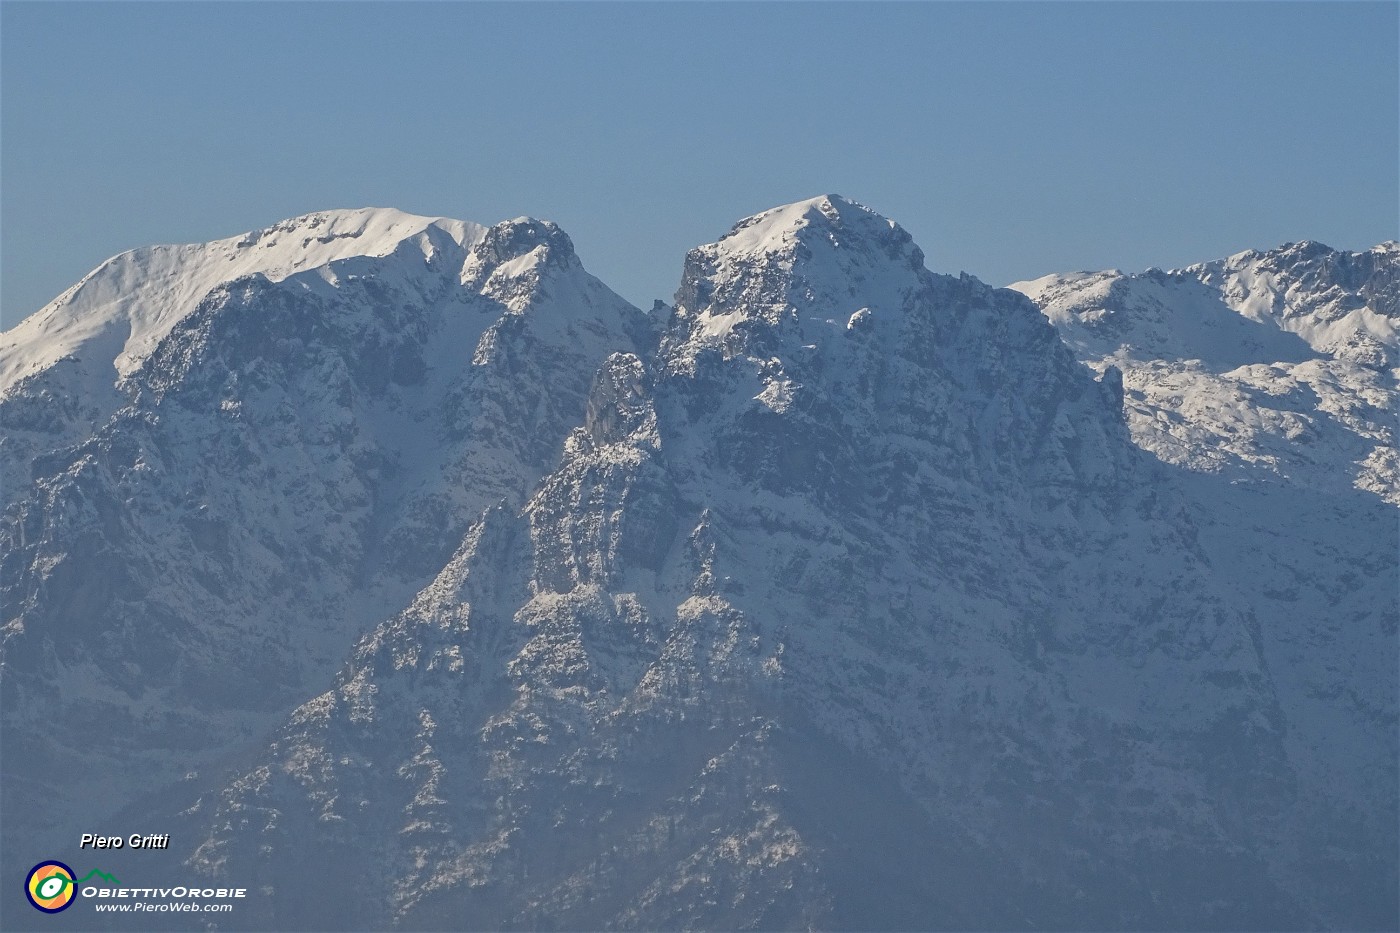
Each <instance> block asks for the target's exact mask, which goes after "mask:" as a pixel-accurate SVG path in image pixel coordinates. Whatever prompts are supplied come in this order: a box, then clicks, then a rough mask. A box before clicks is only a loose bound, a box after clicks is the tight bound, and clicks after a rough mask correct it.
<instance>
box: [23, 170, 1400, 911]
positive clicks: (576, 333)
mask: <svg viewBox="0 0 1400 933" xmlns="http://www.w3.org/2000/svg"><path fill="white" fill-rule="evenodd" d="M313 234H314V235H313ZM181 249H182V250H184V252H180V253H179V254H178V256H179V258H178V261H175V262H173V263H169V262H166V260H161V262H165V263H166V264H165V265H160V266H159V267H158V268H157V267H156V266H155V265H153V263H154V260H151V261H149V262H148V261H146V260H142V261H141V262H137V261H136V260H134V259H132V260H126V263H127V264H126V265H121V264H120V263H118V261H117V260H113V261H112V262H109V263H108V264H106V265H104V266H103V267H101V268H100V269H99V270H98V271H96V272H94V273H93V274H92V275H90V276H89V277H88V279H86V280H85V282H87V283H89V284H88V285H86V286H82V287H78V288H76V289H75V290H73V291H70V292H69V293H66V294H65V296H63V297H61V298H60V299H59V300H58V301H56V302H55V303H54V304H52V305H50V306H49V308H48V309H46V310H45V312H42V313H41V314H40V315H36V318H34V319H31V321H35V323H32V324H31V323H30V321H26V322H25V324H22V325H21V326H20V327H19V328H16V329H15V330H13V331H10V332H8V333H7V334H6V335H5V336H4V342H3V345H0V371H3V372H4V373H6V374H11V375H7V379H10V380H11V381H8V382H7V383H6V384H5V387H4V388H3V390H0V426H2V427H3V430H4V439H3V449H2V450H0V453H2V454H3V457H4V460H3V466H4V468H5V470H6V475H20V476H26V477H30V478H31V479H30V481H29V482H28V483H25V484H13V485H12V486H11V488H10V489H9V490H8V491H7V493H6V501H7V502H8V503H9V505H8V508H7V511H6V521H5V524H4V526H3V529H0V569H2V570H3V580H2V581H0V582H2V583H3V586H4V590H3V592H4V605H5V608H6V613H5V616H6V622H5V629H4V642H3V656H0V691H3V699H4V703H3V710H4V712H3V719H2V720H0V724H3V735H0V738H3V751H4V755H3V762H0V764H3V767H4V770H5V780H4V784H3V791H4V795H5V796H4V799H3V815H4V820H5V825H6V832H5V834H4V851H3V853H0V855H3V859H4V868H3V870H4V872H5V873H7V874H13V870H14V869H15V866H17V865H20V864H21V863H24V862H26V860H28V863H31V864H32V862H33V861H34V860H35V858H37V857H38V856H35V855H33V853H31V847H32V846H33V845H34V844H35V843H33V842H31V840H46V841H45V843H44V844H45V845H46V846H47V848H45V849H44V855H45V856H46V857H47V856H53V855H54V854H55V853H57V855H58V857H62V855H63V854H65V853H70V850H71V849H72V848H73V845H74V844H75V842H76V835H73V838H72V839H69V838H68V836H69V835H70V834H72V833H73V830H74V827H76V826H78V825H97V824H99V823H103V822H104V820H106V821H110V820H111V819H113V817H112V814H116V813H120V814H121V817H120V818H121V819H122V820H123V821H133V820H134V821H136V822H139V823H141V824H142V825H145V824H147V823H150V824H152V825H157V824H158V825H159V826H160V827H161V828H162V830H161V831H169V832H170V833H171V835H172V849H171V851H170V852H169V853H166V854H164V855H163V856H155V857H152V854H151V853H141V854H140V858H138V857H137V856H132V855H129V854H126V853H117V854H115V855H114V856H113V859H112V863H111V865H105V863H104V868H105V869H106V870H110V871H114V872H115V873H116V874H117V875H118V876H121V877H123V878H125V875H124V874H123V871H125V870H127V869H130V870H131V871H133V872H137V873H145V874H152V873H156V874H159V873H161V872H164V874H163V875H162V877H174V876H175V875H176V874H179V875H180V876H181V877H186V876H191V875H192V876H194V877H197V878H200V879H207V880H209V881H210V882H211V883H218V884H221V885H222V884H225V883H229V884H235V883H236V884H239V885H247V886H248V887H249V888H250V889H251V890H253V891H255V892H256V895H257V896H256V897H254V898H251V899H250V900H249V902H248V903H247V904H246V905H241V909H243V912H242V913H241V914H240V915H239V916H238V917H237V925H238V927H239V928H260V929H262V928H265V929H325V928H332V927H339V926H347V927H352V928H374V929H380V928H388V927H404V928H411V929H439V928H442V929H450V928H461V927H463V926H470V927H473V928H484V929H493V928H516V927H534V928H540V927H549V928H558V929H582V928H590V929H601V928H612V927H629V928H648V929H670V928H676V929H679V928H693V927H703V928H735V929H738V928H769V929H771V928H797V927H804V928H813V927H818V928H833V929H852V928H865V929H896V928H897V929H916V928H940V929H967V928H993V929H1009V928H1012V927H1021V926H1031V927H1037V928H1066V929H1072V928H1090V927H1105V928H1106V927H1113V928H1147V927H1170V928H1175V929H1206V928H1211V929H1215V928H1221V927H1232V928H1240V929H1245V928H1250V929H1288V928H1316V927H1319V926H1321V927H1330V928H1338V929H1343V928H1345V929H1363V928H1364V929H1372V928H1374V929H1384V928H1390V927H1393V926H1394V925H1395V924H1396V922H1397V921H1400V917H1397V915H1396V902H1397V896H1400V891H1397V880H1396V879H1397V862H1396V855H1395V852H1396V846H1397V835H1396V830H1395V826H1396V825H1397V816H1398V814H1397V812H1396V798H1397V793H1398V792H1400V782H1397V774H1396V765H1395V761H1396V759H1397V754H1400V748H1397V742H1396V723H1397V710H1398V709H1400V702H1398V701H1397V688H1396V675H1395V671H1394V669H1393V664H1392V663H1391V661H1393V658H1394V657H1395V651H1396V648H1397V636H1396V625H1395V620H1396V616H1397V612H1396V610H1397V587H1400V578H1398V577H1400V574H1398V573H1397V567H1396V559H1395V553H1394V549H1393V548H1387V547H1386V546H1385V543H1384V542H1386V541H1391V542H1392V543H1393V541H1394V540H1395V535H1396V532H1397V516H1398V515H1400V513H1397V510H1396V508H1395V506H1396V505H1397V504H1400V500H1397V499H1396V498H1395V495H1394V490H1395V488H1396V483H1395V464H1396V461H1395V456H1394V435H1393V433H1392V432H1393V423H1394V411H1395V372H1394V371H1393V367H1394V365H1395V356H1394V354H1395V352H1396V333H1395V328H1394V323H1395V320H1396V318H1397V307H1396V282H1397V278H1396V274H1397V273H1396V268H1397V261H1396V260H1397V257H1396V255H1395V254H1396V252H1397V250H1396V248H1395V246H1394V244H1383V245H1382V246H1381V247H1377V248H1376V249H1375V250H1371V251H1369V252H1366V253H1358V254H1345V253H1336V252H1334V251H1330V250H1327V249H1326V248H1325V247H1320V246H1318V245H1316V244H1297V245H1292V246H1289V247H1285V248H1283V249H1281V250H1277V251H1272V252H1269V253H1246V254H1240V255H1238V256H1235V257H1231V258H1230V259H1228V260H1222V261H1220V262H1218V263H1207V264H1203V265H1201V266H1193V267H1190V268H1188V269H1186V270H1180V271H1175V272H1169V273H1159V272H1149V273H1142V274H1138V275H1124V274H1121V273H1093V274H1077V275H1066V276H1049V277H1046V278H1043V279H1039V280H1036V281H1035V282H1031V283H1018V284H1017V285H1016V286H1014V289H1015V290H1010V289H995V288H991V287H989V286H987V285H984V284H983V283H981V282H979V281H977V280H976V279H974V278H971V277H969V276H961V277H952V276H942V275H937V274H934V273H932V272H930V271H928V269H927V268H925V258H924V255H923V253H922V252H921V251H920V250H919V248H918V247H917V246H916V245H915V244H914V243H913V241H912V239H911V238H910V237H909V235H908V234H907V233H906V232H905V231H904V230H903V229H902V228H900V227H899V226H898V225H897V224H895V223H894V222H892V221H890V220H888V219H886V218H884V217H882V216H880V215H879V214H876V213H874V212H873V211H870V210H869V209H868V208H865V207H864V206H862V205H859V204H857V203H855V202H853V201H850V200H847V199H845V198H841V197H839V196H835V195H827V196H822V197H818V198H813V199H810V200H807V201H802V202H798V203H795V204H791V205H786V206H783V207H779V208H775V209H773V210H771V211H766V212H763V213H761V214H758V215H755V216H754V217H751V218H748V219H746V220H743V221H740V222H739V223H738V224H737V225H736V226H735V227H734V228H733V230H731V231H730V232H729V233H728V234H727V235H725V236H724V237H722V238H720V239H719V240H717V241H716V242H714V243H711V244H707V245H704V246H701V247H698V248H697V249H694V250H692V251H691V252H690V253H689V254H688V255H687V256H686V258H685V263H684V268H683V270H682V279H681V284H680V288H679V289H678V291H677V294H676V299H675V305H674V306H664V305H663V306H658V307H657V308H654V309H653V310H652V312H650V313H644V312H641V311H639V310H638V309H635V308H633V307H631V306H630V305H628V304H627V303H626V302H625V301H623V300H622V299H620V298H618V297H617V296H616V295H615V294H613V293H612V292H611V291H609V290H608V289H607V288H606V286H604V285H603V284H602V283H600V282H598V281H597V280H596V279H594V278H593V277H592V276H590V275H589V274H588V273H587V272H586V271H585V270H584V269H583V267H582V265H581V264H580V262H579V260H578V258H577V256H575V254H574V252H573V248H572V244H571V243H570V242H569V240H568V237H567V236H566V235H565V234H564V233H563V231H561V230H559V228H558V227H556V226H555V225H553V224H550V223H548V222H544V221H537V220H531V219H528V218H521V219H518V220H515V221H509V222H506V223H502V224H497V225H495V226H493V227H490V228H487V227H481V226H478V225H475V224H467V223H464V222H457V221H445V220H442V219H430V218H414V217H410V216H409V215H401V214H397V213H396V212H387V211H368V212H337V213H333V214H321V215H308V218H299V219H297V220H296V221H288V222H285V223H284V224H279V225H277V226H276V227H274V228H270V230H269V231H265V232H263V233H262V234H258V235H249V236H247V237H242V238H236V239H234V240H226V241H220V242H219V243H216V244H209V245H208V246H206V247H186V248H181ZM138 252H139V251H138ZM128 255H132V254H128ZM143 255H144V254H143ZM151 255H153V256H155V255H163V254H160V253H159V252H158V251H157V252H153V253H151ZM119 259H120V257H119ZM114 263H117V265H113V264H114ZM142 263H145V264H144V265H143V264H142ZM103 270H108V271H107V272H104V271H103ZM119 270H120V271H119ZM166 275H170V276H174V278H176V279H180V280H181V281H180V282H179V283H178V285H177V286H176V287H173V288H172V287H169V286H167V285H166V284H164V283H165V282H166V279H165V278H163V276H166ZM85 289H86V291H85ZM89 293H90V294H89ZM1021 293H1024V294H1021ZM1027 296H1029V297H1027ZM36 319H37V320H36ZM127 327H129V328H130V333H129V334H125V333H124V331H125V329H126V328H127ZM114 335H115V336H114ZM119 338H120V339H119ZM7 485H9V484H7ZM99 721H100V722H101V723H102V725H101V726H97V725H95V723H97V722H99ZM54 788H61V790H59V791H55V790H54ZM152 792H154V793H152ZM55 793H60V794H62V795H63V796H62V797H60V798H57V799H56V800H55V801H54V802H55V804H56V805H53V806H40V801H41V800H45V799H53V795H54V794H55ZM45 795H49V796H48V797H45ZM26 867H27V866H26ZM3 910H4V911H5V916H4V919H5V921H6V924H5V925H6V926H7V927H11V926H13V924H14V919H15V915H12V914H11V913H10V911H12V910H14V911H18V910H19V907H17V906H12V905H11V904H9V903H6V904H5V905H4V907H3ZM80 913H81V905H80V908H79V909H75V910H73V911H68V912H67V914H66V915H60V916H59V917H58V918H55V919H57V920H59V922H60V925H62V923H63V922H65V921H66V922H69V923H78V924H81V921H82V917H81V916H80ZM161 919H162V918H156V921H155V925H157V926H158V925H159V923H160V921H161ZM172 923H173V921H172ZM151 925H152V921H151V920H150V919H149V918H143V919H142V924H140V926H141V927H142V928H149V927H150V926H151ZM134 928H136V927H133V929H134Z"/></svg>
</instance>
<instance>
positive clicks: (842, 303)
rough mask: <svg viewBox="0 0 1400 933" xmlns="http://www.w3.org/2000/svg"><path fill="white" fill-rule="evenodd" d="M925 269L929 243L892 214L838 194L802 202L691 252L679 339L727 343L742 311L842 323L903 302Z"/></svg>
mask: <svg viewBox="0 0 1400 933" xmlns="http://www.w3.org/2000/svg"><path fill="white" fill-rule="evenodd" d="M926 275H927V272H926V270H925V269H924V254H923V252H922V251H921V250H920V249H919V248H918V247H917V246H915V245H914V241H913V238H912V237H910V236H909V234H908V233H907V232H906V231H905V230H904V228H902V227H900V226H899V225H898V224H896V223H895V222H894V221H892V220H889V219H888V218H885V217H882V216H881V215H880V214H877V213H876V212H875V211H872V210H871V209H870V208H868V207H866V206H864V205H862V204H858V203H856V202H855V201H851V200H848V199H846V198H843V197H841V196H840V195H835V194H828V195H821V196H819V197H815V198H809V199H807V200H805V201H797V202H795V203H793V204H786V205H783V206H781V207H775V208H772V209H771V210H767V211H763V212H762V213H759V214H755V215H753V216H752V217H747V218H745V219H743V220H741V221H739V222H738V223H737V224H735V225H734V227H733V229H731V230H730V231H729V232H728V233H727V234H725V235H724V236H723V237H721V238H720V239H719V240H717V241H716V242H714V243H710V244H707V245H705V246H701V247H698V248H696V249H693V250H691V251H690V253H689V254H687V256H686V262H685V273H684V277H683V279H682V281H681V288H680V290H679V291H678V292H677V293H676V305H677V313H678V315H679V318H680V319H681V321H683V322H685V323H683V325H682V326H683V329H684V330H685V332H686V333H685V335H684V336H683V337H681V340H682V341H683V342H685V343H691V342H693V341H700V342H702V343H705V342H710V341H712V340H715V339H718V340H720V341H721V342H724V341H727V340H728V338H729V335H730V334H731V333H734V332H735V330H734V329H735V326H736V325H738V324H740V323H741V322H742V321H744V320H749V321H751V322H753V323H755V324H756V323H757V322H758V321H759V320H762V321H766V322H767V324H768V325H778V324H780V323H781V322H782V321H785V320H796V321H802V320H809V319H810V320H812V321H813V322H814V323H817V324H821V323H828V324H833V325H836V324H839V325H840V327H841V328H844V326H845V324H846V322H847V321H848V320H849V319H850V318H851V316H852V315H853V314H855V313H856V312H857V311H860V310H861V309H868V310H870V311H872V312H873V313H874V314H875V315H876V316H877V317H879V316H881V314H882V313H886V312H892V311H895V310H897V309H899V308H901V307H902V306H903V303H904V298H905V296H907V295H908V294H910V293H911V292H913V291H915V290H917V289H918V288H919V287H920V285H921V282H922V280H923V277H924V276H926ZM749 326H750V325H745V328H744V329H745V330H747V329H748V328H749ZM802 339H804V340H806V339H807V338H806V337H803V338H802ZM741 342H742V341H741Z"/></svg>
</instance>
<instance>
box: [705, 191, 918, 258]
mask: <svg viewBox="0 0 1400 933" xmlns="http://www.w3.org/2000/svg"><path fill="white" fill-rule="evenodd" d="M892 232H898V233H899V234H904V231H903V230H902V229H901V228H900V227H899V225H898V224H896V223H895V222H894V221H892V220H890V219H888V218H886V217H883V216H881V215H880V214H877V213H876V212H875V211H872V210H871V209H870V208H868V207H866V206H865V205H863V204H860V203H858V202H856V201H852V200H849V199H847V198H843V197H842V196H841V195H839V194H823V195H818V196H817V197H814V198H808V199H807V200H805V201H794V202H793V203H791V204H784V205H781V206H779V207H774V208H770V209H768V210H766V211H762V212H761V213H758V214H754V215H753V216H751V217H746V218H744V219H743V220H741V221H739V222H738V223H737V224H735V225H734V227H733V229H731V230H730V231H729V232H728V233H726V234H725V235H724V236H722V237H720V239H719V241H718V242H717V243H716V244H714V245H715V246H716V247H717V248H718V249H720V250H722V251H724V252H726V253H730V254H735V255H748V256H753V255H762V254H773V253H783V252H788V251H790V250H791V249H792V248H793V246H794V244H796V243H798V242H807V241H809V240H810V239H812V238H813V237H817V238H829V239H831V240H832V241H833V242H836V243H839V241H840V239H841V238H842V237H845V238H854V237H860V238H865V237H873V238H875V239H885V238H888V237H889V236H890V234H891V233H892ZM904 238H905V239H907V238H908V234H904Z"/></svg>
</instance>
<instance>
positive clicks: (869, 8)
mask: <svg viewBox="0 0 1400 933" xmlns="http://www.w3.org/2000/svg"><path fill="white" fill-rule="evenodd" d="M1397 11H1400V6H1397V5H1396V4H1394V3H1374V4H1367V3H1288V4H1275V3H1250V4H1206V3H1181V4H1147V3H1117V4H1109V3H1091V4H1038V5H1022V4H1013V3H1005V4H988V3H984V4H952V3H943V4H921V5H905V4H850V5H848V4H819V5H807V4H795V3H783V4H759V5H748V4H737V3H730V4H713V3H711V4H618V5H614V4H601V3H586V4H582V3H581V4H569V5H554V4H514V5H493V4H449V3H433V4H398V5H392V6H391V5H388V4H374V3H355V4H306V5H302V4H272V3H238V4H214V3H198V4H173V3H162V4H129V3H113V4H100V5H88V4H56V3H21V2H11V0H7V2H5V3H3V4H0V313H2V314H3V323H4V326H5V327H9V326H12V325H13V324H14V323H16V322H17V321H18V320H19V319H21V318H22V317H24V316H25V315H27V314H29V313H31V312H32V311H34V310H37V309H38V308H39V307H40V306H41V305H43V304H44V303H45V302H47V301H48V300H49V299H51V298H52V297H54V296H55V295H56V294H57V293H58V292H59V291H61V290H62V289H63V288H65V287H67V286H68V285H69V284H71V283H72V282H73V281H75V280H76V279H77V278H79V277H80V276H81V275H82V274H83V273H85V272H86V271H87V270H89V269H90V268H92V267H93V266H94V265H96V264H97V263H98V262H100V261H101V260H103V259H104V258H106V257H107V256H109V255H112V254H114V253H117V252H120V251H122V250H124V249H129V248H131V247H135V246H140V245H144V244H148V243H156V242H189V241H199V240H208V239H214V238H217V237H222V236H228V235H232V234H234V233H238V232H241V231H243V230H246V229H252V228H257V227H263V226H267V225H269V224H271V223H273V222H275V221H277V220H279V219H282V218H284V217H289V216H293V215H296V214H301V213H305V212H307V211H311V210H317V209H324V208H335V207H359V206H365V205H376V206H391V207H398V208H401V209H403V210H407V211H412V212H415V213H423V214H442V215H446V216H451V217H458V218H462V219H467V220H475V221H479V222H482V223H492V222H495V221H498V220H502V219H506V218H509V217H514V216H518V215H521V214H531V215H534V216H539V217H546V218H549V219H552V220H555V221H557V222H559V223H560V224H561V225H562V226H563V227H564V229H565V230H567V231H568V232H569V233H570V234H571V236H572V237H573V239H574V242H575V244H576V246H577V248H578V251H579V254H580V256H581V257H582V258H583V261H584V263H585V265H587V266H588V267H589V268H590V269H591V270H592V271H593V272H594V273H595V274H597V275H598V276H599V277H600V278H602V279H603V280H604V281H606V282H607V283H609V284H610V285H612V286H613V287H614V288H615V289H617V290H618V291H619V292H621V293H622V294H623V295H624V297H627V298H629V299H631V300H632V301H634V302H636V303H638V304H646V303H649V302H650V300H651V299H652V298H656V297H661V298H667V299H669V298H670V296H671V293H672V292H673V291H674V289H675V287H676V285H677V283H678V280H679V277H680V270H681V262H682V259H683V257H684V254H685V250H686V249H687V248H689V247H691V246H694V245H697V244H699V243H702V242H707V241H710V240H713V239H715V238H716V237H718V236H719V235H721V234H722V233H723V232H724V231H725V230H727V229H728V228H729V226H730V225H731V224H732V223H733V222H734V221H735V220H737V219H738V218H740V217H742V216H745V215H747V214H750V213H753V212H755V211H758V210H761V209H763V208H766V207H770V206H772V205H775V204H780V203H785V202H788V201H793V200H798V199H801V198H805V197H809V196H812V195H815V194H819V193H826V192H838V193H841V194H844V195H846V196H848V197H852V198H855V199H856V200H859V201H862V202H864V203H866V204H868V205H870V206H871V207H873V208H875V209H876V210H878V211H880V212H882V213H884V214H886V215H888V216H890V217H892V218H894V219H895V220H897V221H899V222H900V223H901V224H903V225H904V226H905V227H906V228H907V229H908V230H909V231H910V232H911V233H912V234H913V235H914V237H915V239H916V240H917V241H918V242H919V244H920V245H921V246H923V248H924V251H925V253H926V254H927V255H928V265H929V267H930V268H931V269H934V270H935V271H941V272H954V273H956V272H959V271H963V270H965V271H968V272H971V273H973V274H975V275H978V276H980V277H982V278H984V279H986V280H987V281H989V282H992V283H994V284H998V285H1000V284H1005V283H1007V282H1010V281H1014V280H1016V279H1021V278H1029V277H1034V276H1037V275H1042V274H1045V273H1047V272H1052V271H1065V270H1072V269H1083V268H1105V267H1111V266H1116V267H1120V268H1127V269H1140V268H1144V267H1146V266H1149V265H1162V266H1172V265H1181V264H1185V263H1189V262H1193V261H1197V260H1203V259H1209V258H1214V257H1217V256H1221V255H1225V254H1228V253H1232V252H1236V251H1238V250H1241V249H1245V248H1249V247H1269V246H1274V245H1277V244H1279V243H1282V242H1285V241H1288V240H1298V239H1317V240H1322V241H1323V242H1326V243H1329V244H1331V245H1333V246H1337V247H1343V248H1362V247H1365V246H1369V245H1372V244H1374V243H1376V242H1379V241H1381V240H1384V239H1389V238H1394V237H1396V236H1397V235H1400V230H1397V226H1398V225H1400V220H1397V213H1398V212H1400V206H1398V205H1400V190H1397V161H1398V160H1400V142H1398V139H1400V65H1398V64H1397V47H1400V42H1398V41H1397V39H1398V34H1400V21H1398V20H1397Z"/></svg>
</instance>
